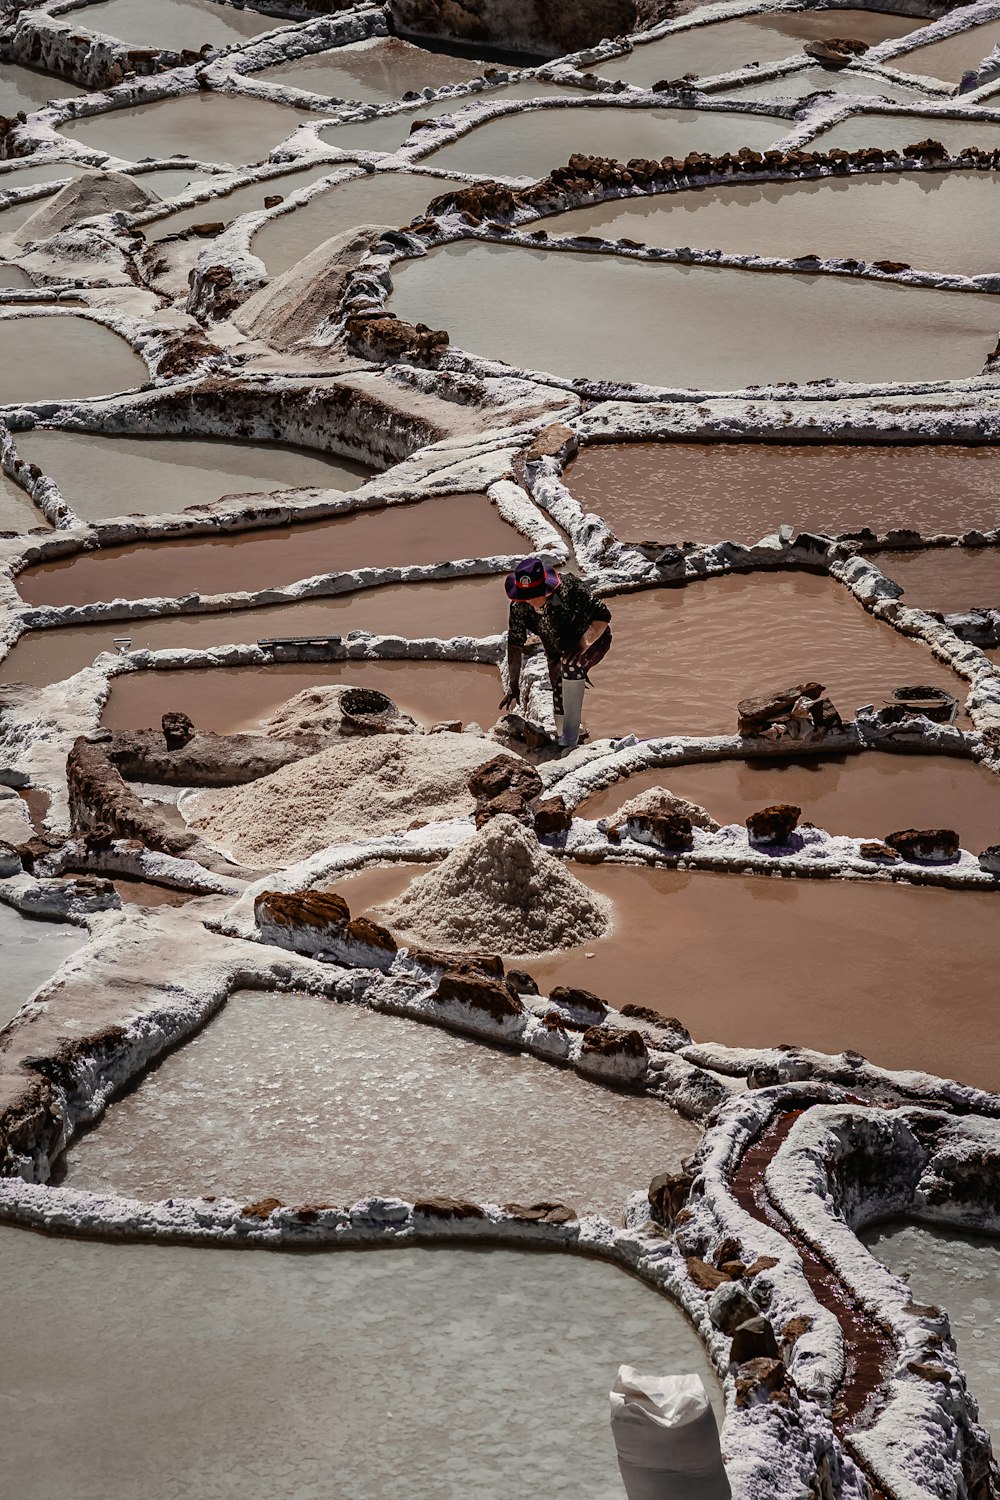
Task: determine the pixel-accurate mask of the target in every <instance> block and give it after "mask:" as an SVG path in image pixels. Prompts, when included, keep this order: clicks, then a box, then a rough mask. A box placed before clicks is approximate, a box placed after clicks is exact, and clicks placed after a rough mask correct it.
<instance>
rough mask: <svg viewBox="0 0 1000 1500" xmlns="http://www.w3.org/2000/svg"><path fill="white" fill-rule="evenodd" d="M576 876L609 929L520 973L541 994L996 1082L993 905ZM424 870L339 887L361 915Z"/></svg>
mask: <svg viewBox="0 0 1000 1500" xmlns="http://www.w3.org/2000/svg"><path fill="white" fill-rule="evenodd" d="M572 869H573V871H574V873H575V874H576V875H577V876H578V877H579V879H580V880H582V881H583V882H584V884H585V885H588V886H590V888H591V889H592V890H594V891H597V892H599V893H600V894H602V895H605V896H608V897H609V898H610V899H611V900H612V901H613V902H614V906H615V916H614V928H613V930H612V932H611V933H610V934H609V936H607V937H605V938H601V939H598V940H596V941H592V942H589V943H587V944H586V945H584V946H583V947H581V948H576V949H573V950H571V951H570V952H567V953H560V954H554V955H552V956H551V957H549V958H542V959H532V960H531V961H529V962H528V963H525V964H522V965H521V967H523V968H526V969H528V970H529V971H530V972H531V973H532V974H533V975H534V976H535V978H536V979H537V981H538V983H539V985H540V987H541V989H542V992H543V993H544V994H548V993H549V991H550V990H551V989H552V988H553V987H554V986H555V985H557V984H567V985H582V986H583V987H584V988H585V989H589V990H592V991H593V992H594V993H595V994H597V995H601V996H603V998H604V999H605V1000H609V1001H611V1002H612V1003H613V1004H614V1005H616V1006H621V1005H624V1004H626V1003H627V1002H632V1003H634V1004H637V1005H648V1006H649V1007H650V1008H651V1009H653V1010H656V1011H659V1013H660V1014H661V1015H664V1016H677V1017H678V1018H679V1019H680V1020H681V1021H682V1022H683V1023H684V1025H685V1026H687V1027H688V1029H689V1030H690V1031H691V1033H692V1034H693V1035H694V1036H695V1037H696V1038H697V1040H698V1041H708V1040H712V1041H723V1042H725V1043H726V1044H727V1045H730V1046H736V1047H773V1046H776V1045H778V1044H779V1043H788V1044H789V1045H793V1046H807V1047H815V1048H818V1049H819V1050H821V1051H824V1052H832V1053H838V1052H840V1051H841V1050H842V1048H843V1047H845V1046H848V1045H849V1046H851V1047H853V1048H856V1049H857V1050H858V1051H859V1052H862V1053H863V1054H864V1055H865V1056H866V1057H869V1058H871V1060H872V1062H875V1063H878V1064H880V1065H881V1066H883V1067H890V1068H920V1069H924V1070H926V1071H928V1072H930V1073H934V1074H937V1075H938V1076H943V1077H946V1078H958V1079H959V1080H961V1081H962V1082H963V1083H969V1084H976V1085H978V1086H980V1087H982V1088H988V1089H996V1088H998V1087H1000V1035H998V1033H997V1028H996V1026H995V1025H994V1024H993V1016H994V1009H995V1006H994V998H993V993H992V989H991V987H990V986H989V985H984V984H983V974H984V973H989V972H991V970H992V967H993V966H994V965H995V964H996V963H997V962H998V961H1000V923H998V922H997V911H998V906H997V902H998V897H997V895H995V894H993V893H989V892H984V893H982V894H980V893H978V892H976V893H973V892H968V891H943V890H933V889H930V888H927V887H922V886H908V885H893V884H889V883H885V884H882V883H879V882H859V881H846V880H843V881H841V880H774V879H768V878H767V877H766V876H760V875H756V876H754V875H710V874H705V873H694V874H687V873H681V872H677V871H671V870H663V869H660V870H655V869H636V868H633V867H626V866H618V867H617V868H614V867H611V866H607V865H605V866H604V867H603V868H595V867H593V866H589V865H573V866H572ZM423 870H424V867H423V866H419V865H411V866H409V867H408V869H407V867H403V868H399V867H393V868H392V869H389V870H376V871H373V872H370V873H368V874H365V875H360V876H356V877H355V878H354V879H353V880H338V881H336V882H331V888H332V889H334V890H337V891H339V892H340V893H341V894H342V895H343V896H344V897H345V899H346V900H347V901H348V903H349V905H350V907H351V912H352V914H353V915H361V914H363V913H364V912H365V911H366V910H367V909H369V908H370V907H373V906H375V905H377V904H379V903H381V902H383V901H386V900H390V899H391V898H392V897H393V896H394V895H397V894H398V893H399V891H400V890H402V889H405V887H406V885H407V883H408V880H409V878H410V877H411V876H412V875H417V874H421V873H423ZM790 997H791V998H790ZM887 997H895V998H894V999H889V998H887ZM901 1006H905V1011H903V1012H902V1014H903V1015H904V1016H905V1024H901V1019H900V1018H901ZM847 1037H850V1038H851V1041H850V1042H849V1043H848V1042H846V1041H845V1038H847Z"/></svg>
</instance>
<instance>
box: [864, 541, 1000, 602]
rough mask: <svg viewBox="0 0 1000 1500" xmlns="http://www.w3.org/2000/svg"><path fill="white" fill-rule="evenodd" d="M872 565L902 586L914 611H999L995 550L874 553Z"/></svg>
mask: <svg viewBox="0 0 1000 1500" xmlns="http://www.w3.org/2000/svg"><path fill="white" fill-rule="evenodd" d="M872 562H874V563H875V564H876V565H877V566H878V567H880V568H881V569H882V572H883V573H885V574H886V575H887V576H888V577H889V578H892V579H894V580H895V581H896V583H900V584H902V586H903V588H904V590H905V595H904V598H903V603H904V604H906V605H909V606H911V607H912V608H913V609H930V610H937V611H939V612H941V613H942V614H964V613H965V612H966V611H967V610H970V609H979V608H982V609H1000V550H998V549H997V548H995V547H981V548H980V547H929V548H922V549H921V550H920V551H919V552H876V553H874V554H873V555H872Z"/></svg>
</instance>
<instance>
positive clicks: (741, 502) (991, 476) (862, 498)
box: [566, 443, 1000, 543]
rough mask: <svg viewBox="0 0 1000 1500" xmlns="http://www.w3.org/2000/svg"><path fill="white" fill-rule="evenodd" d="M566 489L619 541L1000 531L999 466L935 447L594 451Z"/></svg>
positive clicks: (597, 447) (981, 451) (982, 455)
mask: <svg viewBox="0 0 1000 1500" xmlns="http://www.w3.org/2000/svg"><path fill="white" fill-rule="evenodd" d="M566 483H567V484H568V486H569V488H570V490H571V491H572V493H573V495H574V497H575V498H576V499H577V500H578V501H579V502H580V504H581V505H582V506H583V509H584V510H586V511H591V510H592V511H596V512H597V513H598V515H600V516H603V517H604V519H605V520H606V521H607V523H608V525H609V526H610V527H611V529H612V530H613V531H614V532H615V534H616V535H617V536H618V537H620V538H621V539H622V540H624V541H642V540H645V539H646V538H650V539H653V540H663V541H674V542H680V541H694V542H718V541H722V540H723V539H728V540H732V541H737V542H747V543H751V542H757V541H759V540H760V538H761V537H762V536H766V535H768V534H769V533H770V532H772V531H774V529H775V528H776V527H777V526H779V525H781V524H782V523H785V522H787V523H788V524H789V525H790V526H794V527H797V528H799V529H800V530H803V531H821V532H829V533H832V534H834V535H839V534H840V533H841V532H844V531H856V530H858V529H859V528H860V527H862V526H870V527H872V528H873V529H874V530H876V531H878V532H883V533H884V532H886V531H890V530H892V529H893V528H894V527H916V528H918V529H919V530H920V531H921V532H922V533H923V534H924V535H925V536H929V535H933V534H934V533H935V532H940V531H947V532H952V533H956V534H961V533H962V532H964V531H967V530H969V529H971V528H972V527H979V528H981V529H983V530H989V529H990V528H992V527H993V526H995V525H997V523H998V521H1000V515H998V505H997V490H998V486H1000V455H998V453H997V452H996V450H995V449H993V448H954V447H945V446H939V445H933V446H931V445H923V444H922V445H920V446H914V447H908V448H904V447H889V446H886V447H875V446H871V447H867V448H850V447H842V446H840V445H839V444H823V445H815V446H814V445H812V444H808V445H805V444H799V445H797V446H791V445H788V446H781V445H778V444H776V443H596V444H591V445H589V446H587V447H585V448H583V449H582V450H581V452H580V455H579V457H578V458H576V459H574V461H573V463H572V465H571V466H570V468H569V469H568V470H567V473H566Z"/></svg>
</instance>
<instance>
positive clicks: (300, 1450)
mask: <svg viewBox="0 0 1000 1500" xmlns="http://www.w3.org/2000/svg"><path fill="white" fill-rule="evenodd" d="M0 1255H2V1263H3V1266H4V1276H3V1278H2V1280H0V1307H2V1314H3V1319H4V1328H5V1330H6V1336H7V1339H8V1341H9V1345H8V1347H9V1348H10V1349H12V1350H17V1357H16V1361H14V1362H13V1364H12V1366H11V1369H10V1370H9V1372H8V1379H7V1382H6V1384H7V1390H6V1395H5V1405H6V1408H7V1412H8V1423H7V1427H8V1431H7V1435H6V1437H5V1440H4V1471H5V1475H6V1477H7V1480H8V1482H9V1484H10V1486H11V1488H12V1491H13V1492H14V1493H17V1494H19V1495H24V1496H27V1495H29V1494H31V1493H32V1492H33V1493H34V1494H36V1495H38V1496H41V1495H42V1494H46V1495H57V1494H66V1495H73V1496H75V1497H79V1500H92V1497H96V1496H100V1497H101V1500H134V1497H135V1496H136V1495H137V1494H142V1495H143V1496H145V1497H147V1500H176V1497H177V1496H178V1495H180V1494H183V1495H185V1496H189V1497H195V1496H197V1497H199V1500H200V1497H206V1500H207V1497H208V1496H209V1495H211V1497H212V1500H241V1497H244V1496H246V1495H265V1494H266V1495H274V1496H277V1495H294V1496H295V1497H296V1500H323V1497H325V1496H328V1495H329V1493H330V1487H331V1475H337V1476H342V1478H341V1479H339V1480H338V1481H337V1482H338V1483H341V1482H342V1483H343V1484H344V1485H345V1488H347V1489H349V1490H350V1492H351V1493H352V1494H355V1495H359V1496H360V1495H378V1496H379V1497H380V1500H410V1497H412V1496H414V1495H434V1496H435V1500H467V1497H468V1496H470V1495H476V1496H482V1497H484V1500H501V1497H507V1496H510V1495H512V1494H525V1495H527V1494H548V1495H554V1494H559V1493H566V1494H573V1495H575V1496H579V1497H581V1500H607V1497H608V1496H609V1495H614V1494H617V1493H618V1489H619V1486H620V1481H619V1478H618V1466H617V1463H616V1460H615V1447H614V1442H613V1441H612V1438H611V1434H610V1431H609V1429H608V1395H607V1393H608V1390H609V1389H610V1387H611V1384H612V1382H613V1380H614V1378H615V1373H616V1370H617V1367H618V1365H619V1364H620V1363H630V1364H635V1365H637V1366H638V1367H639V1368H641V1369H646V1370H657V1371H664V1372H665V1373H674V1372H676V1371H693V1372H695V1373H697V1374H699V1375H701V1377H702V1379H703V1380H704V1381H705V1384H706V1386H707V1388H708V1390H709V1394H710V1395H711V1397H712V1400H713V1402H714V1403H715V1405H716V1409H717V1411H718V1412H719V1415H720V1419H721V1410H722V1408H721V1398H720V1393H719V1387H718V1382H717V1380H716V1379H715V1378H714V1376H713V1374H712V1372H711V1369H710V1367H709V1365H708V1362H707V1359H706V1356H705V1353H704V1351H703V1349H702V1346H701V1344H700V1342H699V1340H698V1338H697V1336H696V1335H695V1333H694V1330H693V1329H692V1328H691V1326H690V1325H689V1324H688V1323H687V1321H686V1320H685V1318H684V1316H683V1314H682V1313H681V1312H680V1311H679V1310H678V1309H677V1308H676V1307H675V1306H673V1305H672V1304H671V1303H670V1302H668V1301H667V1300H666V1299H665V1298H662V1297H660V1296H659V1295H658V1294H657V1293H655V1292H653V1291H652V1290H651V1289H650V1288H648V1287H645V1286H643V1285H642V1283H641V1282H639V1281H637V1280H634V1279H633V1278H631V1277H630V1276H628V1275H627V1274H626V1273H624V1272H622V1271H619V1270H617V1269H616V1268H614V1267H612V1266H609V1265H605V1264H603V1263H601V1262H600V1261H596V1260H584V1259H576V1258H573V1259H568V1258H566V1257H565V1256H561V1255H551V1256H548V1255H538V1254H531V1253H527V1252H517V1251H500V1250H498V1251H476V1250H457V1249H448V1250H435V1249H418V1248H407V1249H396V1250H388V1251H386V1252H385V1253H384V1254H379V1255H373V1254H371V1253H366V1252H364V1251H350V1250H335V1251H331V1252H329V1253H328V1254H325V1255H324V1254H319V1255H292V1254H261V1253H254V1252H252V1251H251V1252H249V1253H247V1252H245V1251H238V1250H223V1249H220V1250H216V1251H209V1250H205V1249H195V1248H189V1247H185V1246H171V1247H165V1246H156V1245H108V1244H101V1243H93V1242H90V1241H74V1240H70V1239H63V1238H53V1239H46V1238H41V1237H39V1236H36V1235H33V1234H30V1233H29V1232H28V1231H26V1230H22V1229H12V1228H3V1229H0ZM84 1367H86V1368H95V1367H96V1368H99V1369H100V1376H101V1378H100V1379H99V1380H94V1379H81V1378H80V1371H81V1368H84ZM50 1408H51V1410H53V1411H58V1413H59V1441H58V1442H51V1443H49V1442H46V1443H40V1442H39V1440H38V1428H37V1420H38V1413H39V1410H41V1409H46V1410H48V1409H50ZM428 1413H440V1414H444V1413H447V1421H443V1420H440V1421H439V1420H433V1421H429V1420H428ZM390 1428H391V1441H387V1432H388V1431H389V1429H390ZM348 1476H349V1477H348Z"/></svg>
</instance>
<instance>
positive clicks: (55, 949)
mask: <svg viewBox="0 0 1000 1500" xmlns="http://www.w3.org/2000/svg"><path fill="white" fill-rule="evenodd" d="M86 941H87V934H86V932H84V931H83V930H82V928H79V927H68V926H66V925H64V924H63V923H60V922H38V921H33V920H32V919H31V918H30V917H22V916H21V914H20V912H17V911H14V910H13V908H12V907H9V906H3V905H0V951H2V953H3V967H2V977H0V1026H3V1025H5V1024H6V1023H7V1022H8V1021H9V1020H10V1018H11V1016H13V1015H16V1014H17V1012H18V1011H19V1010H20V1009H21V1006H22V1005H23V1004H24V1002H25V1001H26V1000H27V999H29V998H30V996H31V995H33V994H34V992H35V990H37V989H38V987H39V985H41V984H44V983H45V982H46V980H48V979H51V977H52V975H53V974H54V973H55V971H56V969H58V967H59V965H60V964H61V963H62V961H63V959H64V958H69V956H70V954H71V953H75V952H76V950H77V949H78V948H80V947H82V946H83V944H84V943H85V942H86ZM0 1279H2V1278H0Z"/></svg>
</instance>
